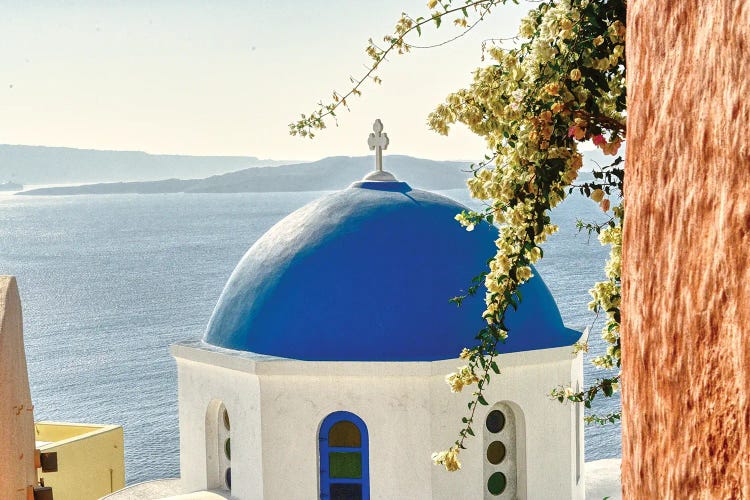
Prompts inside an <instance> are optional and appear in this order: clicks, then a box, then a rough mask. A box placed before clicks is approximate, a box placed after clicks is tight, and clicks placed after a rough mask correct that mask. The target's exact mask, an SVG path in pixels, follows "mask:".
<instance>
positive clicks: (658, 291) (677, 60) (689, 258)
mask: <svg viewBox="0 0 750 500" xmlns="http://www.w3.org/2000/svg"><path fill="white" fill-rule="evenodd" d="M628 8H629V12H628V48H627V58H628V106H629V109H628V113H629V115H628V158H627V179H626V185H625V195H626V199H627V204H628V205H627V212H628V213H627V220H626V222H625V225H626V226H625V233H624V249H623V252H624V253H623V304H622V311H623V315H622V317H623V328H622V332H623V333H622V338H623V413H624V419H623V463H622V479H623V497H624V498H628V499H630V498H643V499H653V498H711V499H714V498H721V499H725V498H750V407H749V406H748V405H749V403H750V388H749V386H750V257H749V256H750V2H747V1H744V0H704V1H702V2H662V1H653V0H630V1H629V4H628Z"/></svg>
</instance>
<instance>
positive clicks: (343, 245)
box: [172, 124, 584, 500]
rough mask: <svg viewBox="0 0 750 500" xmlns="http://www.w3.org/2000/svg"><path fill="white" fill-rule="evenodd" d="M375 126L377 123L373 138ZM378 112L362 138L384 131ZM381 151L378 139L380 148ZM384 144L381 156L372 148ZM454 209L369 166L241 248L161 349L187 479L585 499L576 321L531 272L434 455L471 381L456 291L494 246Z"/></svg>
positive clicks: (279, 488) (190, 485)
mask: <svg viewBox="0 0 750 500" xmlns="http://www.w3.org/2000/svg"><path fill="white" fill-rule="evenodd" d="M373 137H374V139H373ZM384 137H385V134H382V125H381V126H380V128H379V129H378V127H377V124H376V127H375V133H374V134H373V135H372V136H371V139H370V145H371V148H373V149H378V148H383V147H384V146H387V137H385V139H384ZM378 152H379V151H378ZM378 158H379V156H378ZM463 209H464V207H463V206H462V205H460V204H458V203H456V202H455V201H453V200H451V199H449V198H446V197H443V196H440V195H437V194H434V193H429V192H425V191H421V190H418V189H413V188H412V187H411V186H409V185H408V184H406V183H404V182H399V181H397V180H396V179H395V178H393V176H392V175H390V174H389V173H387V172H384V171H382V168H378V170H376V172H373V173H372V174H370V175H368V176H367V177H366V178H365V179H364V180H363V181H360V182H355V183H354V184H352V185H351V186H350V187H349V188H348V189H345V190H343V191H340V192H337V193H333V194H331V195H328V196H325V197H323V198H321V199H319V200H317V201H315V202H312V203H311V204H309V205H307V206H305V207H303V208H301V209H299V210H298V211H296V212H294V213H292V214H291V215H289V216H287V217H286V218H284V219H283V220H281V221H280V222H279V223H278V224H276V225H275V226H274V227H273V228H271V229H270V230H269V231H268V232H267V233H266V234H265V235H264V236H263V237H261V238H260V239H259V240H258V241H257V242H256V243H255V244H254V245H253V246H252V247H251V248H250V250H249V251H248V252H247V253H246V255H245V256H244V257H243V258H242V260H241V261H240V263H239V264H238V266H237V268H236V269H235V271H234V273H233V274H232V276H231V277H230V279H229V281H228V282H227V284H226V286H225V289H224V291H223V293H222V295H221V297H220V299H219V301H218V304H217V306H216V308H215V310H214V313H213V316H212V318H211V320H210V322H209V325H208V328H207V331H206V334H205V337H204V339H203V340H202V341H191V342H183V343H180V344H177V345H175V346H173V347H172V354H173V356H174V358H175V360H176V362H177V369H178V379H179V418H180V474H181V489H182V490H183V491H185V492H191V491H207V490H214V491H221V490H223V491H224V492H225V493H226V494H229V495H231V496H232V497H236V498H240V499H263V498H265V499H280V498H283V499H310V498H321V499H326V500H334V499H369V498H373V499H431V498H432V499H457V498H467V499H480V498H486V499H495V498H499V499H502V498H508V499H514V498H521V499H525V498H532V499H544V498H555V499H558V498H583V496H584V484H583V483H584V479H583V431H582V420H583V416H582V411H581V409H580V405H562V404H559V403H558V402H557V401H554V400H552V399H550V397H549V396H548V394H549V392H550V390H551V389H552V388H553V387H555V386H559V385H566V386H567V385H571V386H573V387H576V386H582V385H583V374H582V360H581V355H580V354H579V355H574V354H572V349H571V346H572V344H573V343H574V342H575V341H577V340H578V339H579V337H580V334H579V333H578V332H575V331H573V330H569V329H567V328H565V327H564V325H563V323H562V320H561V318H560V314H559V311H558V309H557V306H556V304H555V302H554V299H553V298H552V296H551V294H550V292H549V290H548V289H547V287H546V285H545V284H544V282H543V281H542V279H541V277H539V276H535V277H533V278H532V279H531V280H530V281H529V282H528V283H526V284H525V285H523V288H522V292H523V297H524V300H523V303H522V305H521V307H520V308H519V310H518V311H514V312H511V313H509V314H508V317H507V324H508V326H509V328H510V331H511V335H510V337H509V339H508V341H507V343H506V344H504V345H501V346H500V350H501V354H500V356H499V358H498V364H499V365H500V369H501V374H500V375H498V376H495V377H493V380H492V383H491V384H490V385H489V387H488V389H487V391H486V392H485V399H486V400H487V402H488V403H489V404H488V405H487V406H479V407H478V409H477V411H476V415H475V419H474V426H473V428H474V430H475V434H476V436H475V437H474V438H471V439H469V440H467V442H466V445H467V447H468V449H466V450H462V452H461V454H460V459H461V462H462V469H461V470H459V471H457V472H452V473H449V472H446V471H445V470H444V468H443V467H440V466H435V465H433V463H432V461H431V459H430V456H431V454H432V452H434V451H438V450H441V449H445V448H447V447H449V446H451V444H452V443H453V442H454V441H455V439H456V436H457V432H458V430H459V429H460V425H461V421H460V419H461V417H462V416H463V415H465V414H466V409H467V403H468V402H469V401H470V399H471V392H472V389H471V387H469V388H466V389H465V390H464V392H463V393H459V394H451V393H450V390H449V388H448V386H447V385H446V383H445V375H446V374H447V373H450V372H453V371H455V370H456V368H457V367H459V366H460V365H462V364H464V363H463V362H462V361H461V360H460V359H459V358H458V354H459V353H460V351H461V349H462V348H463V347H467V346H470V345H472V343H473V340H474V335H476V333H477V332H478V331H479V330H480V329H481V328H482V319H481V313H482V311H483V309H484V303H483V300H482V298H481V297H468V298H467V299H466V300H465V301H464V304H463V305H462V306H461V307H456V306H455V305H454V304H451V303H449V301H448V299H449V298H451V297H453V296H456V295H459V294H460V293H462V291H463V290H466V288H467V287H468V286H469V285H470V283H471V279H472V278H473V277H474V276H475V275H477V274H479V273H480V272H481V271H482V270H483V269H484V268H485V267H486V261H487V259H488V258H489V256H491V255H492V254H493V253H494V243H493V242H494V239H495V238H496V237H497V236H496V234H497V233H496V230H495V228H492V227H490V226H488V225H485V226H483V227H477V228H476V229H475V230H474V231H472V232H467V231H465V230H464V229H463V228H461V227H460V226H459V225H458V224H456V223H455V221H454V220H453V218H454V216H455V215H456V214H457V213H459V212H460V211H461V210H463Z"/></svg>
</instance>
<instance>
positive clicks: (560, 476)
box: [431, 347, 584, 500]
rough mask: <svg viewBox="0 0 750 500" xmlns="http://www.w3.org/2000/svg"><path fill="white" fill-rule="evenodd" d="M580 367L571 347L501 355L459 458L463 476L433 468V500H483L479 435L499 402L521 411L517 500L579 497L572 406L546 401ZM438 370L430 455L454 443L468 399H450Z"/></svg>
mask: <svg viewBox="0 0 750 500" xmlns="http://www.w3.org/2000/svg"><path fill="white" fill-rule="evenodd" d="M442 363H444V362H441V365H440V366H442V370H445V372H444V373H448V371H452V370H455V368H456V367H457V366H459V365H460V364H461V361H460V360H456V361H455V362H449V363H448V364H442ZM456 363H458V364H456ZM581 363H582V361H581V357H580V355H579V356H576V357H575V358H574V357H573V356H572V355H571V348H569V347H563V348H558V349H545V350H542V351H527V352H521V353H513V354H505V355H502V356H501V357H500V359H499V360H498V365H499V366H500V370H501V373H500V375H494V376H493V378H492V380H491V383H490V385H489V386H488V389H487V391H486V394H485V399H486V400H487V402H488V404H489V406H480V407H479V409H478V410H477V412H476V415H475V424H474V426H473V429H474V432H475V434H476V437H472V438H470V439H467V440H466V443H465V444H466V446H467V448H468V450H463V451H462V452H461V454H460V459H461V462H462V464H463V468H462V470H461V471H458V472H453V473H448V472H446V471H445V470H444V469H443V468H442V467H434V468H433V469H432V482H433V490H434V491H436V492H439V496H437V495H436V496H435V498H445V499H452V498H477V499H479V498H484V495H485V491H486V490H485V488H486V487H485V480H484V462H485V452H486V450H485V449H484V443H483V440H482V434H483V432H482V431H483V429H484V425H485V419H486V417H487V415H488V413H489V411H490V410H491V409H492V406H493V405H494V404H495V403H498V402H510V403H511V406H517V408H518V409H519V410H520V411H519V412H518V413H519V414H517V415H516V417H517V426H518V427H519V429H518V431H517V432H518V439H517V443H519V445H522V446H519V453H520V454H519V457H518V461H519V469H520V475H519V488H518V498H521V499H523V498H528V499H535V500H536V499H542V500H543V499H555V500H557V499H560V498H583V496H584V490H583V486H584V481H583V476H581V479H580V481H579V482H578V483H577V484H576V480H575V462H574V459H575V437H576V432H575V425H574V423H575V418H574V416H575V411H574V407H573V405H569V404H560V403H558V402H557V401H556V400H552V399H550V398H549V396H548V395H549V393H550V391H551V390H552V388H554V387H555V386H557V385H569V384H571V383H573V384H575V382H576V381H580V378H579V377H582V373H581V371H582V369H581V366H582V364H581ZM436 365H437V363H436ZM436 368H438V367H437V366H436ZM438 371H440V373H441V374H442V376H440V375H436V376H434V377H433V378H432V380H431V391H432V405H433V413H434V414H435V415H440V419H435V421H434V422H433V426H432V440H433V448H434V449H435V450H437V449H444V448H446V447H448V446H449V445H450V444H451V443H453V441H454V440H455V439H456V433H457V431H458V430H459V429H460V425H461V417H462V416H464V415H465V414H466V410H467V408H466V404H467V402H468V401H469V398H470V397H471V392H473V391H472V390H469V389H465V391H467V393H466V394H463V393H462V394H460V395H456V394H451V393H450V392H449V389H448V387H447V385H446V384H445V381H444V373H443V372H442V371H441V370H438ZM438 420H439V421H438ZM571 450H573V451H571ZM524 471H525V474H524ZM462 476H463V477H462ZM524 476H525V477H524ZM459 478H461V479H459Z"/></svg>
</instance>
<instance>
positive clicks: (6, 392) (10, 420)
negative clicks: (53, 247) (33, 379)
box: [0, 276, 36, 500]
mask: <svg viewBox="0 0 750 500" xmlns="http://www.w3.org/2000/svg"><path fill="white" fill-rule="evenodd" d="M31 410H32V406H31V393H30V391H29V378H28V374H27V372H26V355H25V353H24V349H23V328H22V320H21V299H20V298H19V296H18V287H17V286H16V279H15V278H13V277H12V276H0V498H1V499H3V500H6V499H7V500H21V499H25V498H26V491H27V488H28V487H29V486H33V485H35V484H36V468H35V467H34V448H35V446H34V414H33V413H32V411H31Z"/></svg>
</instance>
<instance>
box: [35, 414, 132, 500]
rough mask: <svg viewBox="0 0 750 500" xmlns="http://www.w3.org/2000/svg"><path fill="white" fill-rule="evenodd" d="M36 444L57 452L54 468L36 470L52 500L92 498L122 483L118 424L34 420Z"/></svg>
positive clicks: (122, 471)
mask: <svg viewBox="0 0 750 500" xmlns="http://www.w3.org/2000/svg"><path fill="white" fill-rule="evenodd" d="M34 433H35V435H36V447H37V449H39V451H40V452H41V453H42V454H43V455H44V454H46V453H56V454H57V472H44V471H42V470H40V471H39V477H40V478H43V479H44V484H45V486H51V487H52V492H53V494H54V499H55V500H89V499H91V500H94V499H98V498H101V497H102V496H104V495H107V494H109V493H111V492H113V491H117V490H119V489H122V488H124V487H125V456H124V452H123V449H124V448H123V432H122V427H121V426H118V425H98V424H72V423H63V422H36V423H35V424H34Z"/></svg>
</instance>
